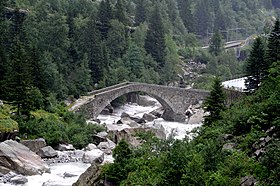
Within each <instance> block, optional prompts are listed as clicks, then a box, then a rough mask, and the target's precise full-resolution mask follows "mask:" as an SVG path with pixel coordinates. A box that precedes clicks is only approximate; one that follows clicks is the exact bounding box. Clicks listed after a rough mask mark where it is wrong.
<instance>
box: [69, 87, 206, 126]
mask: <svg viewBox="0 0 280 186" xmlns="http://www.w3.org/2000/svg"><path fill="white" fill-rule="evenodd" d="M131 92H144V93H146V94H148V95H150V96H152V97H154V98H155V99H157V100H158V101H159V102H160V104H161V105H162V106H163V108H164V113H163V116H162V117H163V118H164V119H165V120H168V121H184V120H185V111H186V109H187V108H188V107H189V106H190V105H192V104H196V103H198V102H199V101H202V100H204V99H205V97H206V96H208V95H209V91H205V90H196V89H185V88H179V87H170V86H163V85H154V84H146V83H135V82H125V83H121V84H117V85H114V86H110V87H106V88H103V89H99V90H96V91H92V92H90V93H89V96H86V97H84V98H82V99H80V100H77V102H75V103H74V105H73V106H72V107H71V108H70V110H73V111H75V112H84V113H85V115H86V117H87V118H89V119H96V117H97V116H98V115H99V114H100V113H101V111H102V110H103V109H104V108H105V107H106V106H107V105H109V104H110V102H111V101H113V100H114V99H116V98H118V97H120V96H122V95H124V94H127V93H131Z"/></svg>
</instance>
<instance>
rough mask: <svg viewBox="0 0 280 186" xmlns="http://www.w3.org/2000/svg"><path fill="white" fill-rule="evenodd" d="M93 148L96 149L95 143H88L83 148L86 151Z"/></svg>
mask: <svg viewBox="0 0 280 186" xmlns="http://www.w3.org/2000/svg"><path fill="white" fill-rule="evenodd" d="M94 149H98V148H97V146H96V145H95V144H92V143H90V144H88V145H87V146H86V147H85V150H86V151H91V150H94Z"/></svg>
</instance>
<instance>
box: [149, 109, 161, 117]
mask: <svg viewBox="0 0 280 186" xmlns="http://www.w3.org/2000/svg"><path fill="white" fill-rule="evenodd" d="M163 112H164V109H163V108H162V107H160V108H158V109H156V110H153V111H152V112H150V114H152V115H154V116H156V117H158V118H160V117H161V116H162V114H163Z"/></svg>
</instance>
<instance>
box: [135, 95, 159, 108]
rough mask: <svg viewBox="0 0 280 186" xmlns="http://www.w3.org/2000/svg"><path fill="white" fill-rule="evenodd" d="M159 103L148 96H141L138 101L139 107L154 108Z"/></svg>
mask: <svg viewBox="0 0 280 186" xmlns="http://www.w3.org/2000/svg"><path fill="white" fill-rule="evenodd" d="M156 103H157V100H155V99H151V98H150V97H147V96H141V95H140V96H139V101H138V105H140V106H144V107H146V106H153V105H155V104H156Z"/></svg>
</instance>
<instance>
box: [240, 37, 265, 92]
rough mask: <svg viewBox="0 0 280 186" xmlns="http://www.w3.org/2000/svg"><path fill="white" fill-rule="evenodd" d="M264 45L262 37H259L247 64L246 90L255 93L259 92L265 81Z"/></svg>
mask: <svg viewBox="0 0 280 186" xmlns="http://www.w3.org/2000/svg"><path fill="white" fill-rule="evenodd" d="M264 53H265V50H264V43H263V41H262V39H261V38H260V37H258V38H257V39H256V40H255V41H254V43H253V47H252V50H251V52H250V56H249V58H248V60H247V64H246V76H247V79H246V81H245V86H246V90H247V91H249V92H253V91H255V90H257V89H258V88H259V86H260V83H261V81H262V79H263V76H264V73H265V70H266V69H265V68H264V67H265V60H264Z"/></svg>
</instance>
